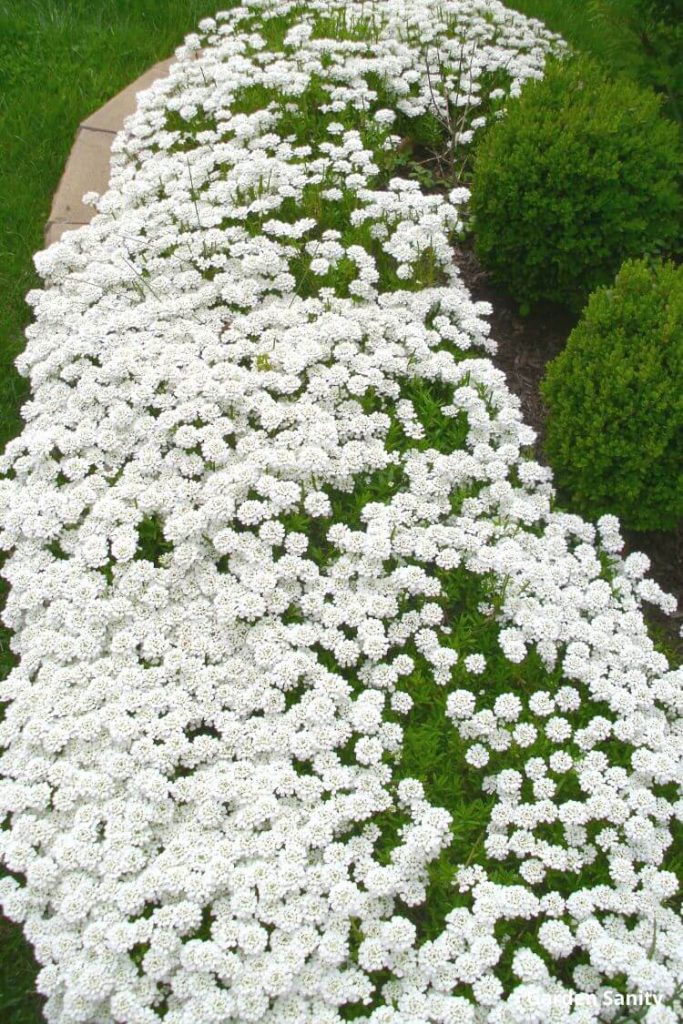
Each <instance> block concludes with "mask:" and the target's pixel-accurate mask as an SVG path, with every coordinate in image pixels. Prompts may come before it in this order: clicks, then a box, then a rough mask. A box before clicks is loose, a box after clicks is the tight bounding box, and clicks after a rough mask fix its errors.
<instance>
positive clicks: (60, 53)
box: [0, 0, 229, 1024]
mask: <svg viewBox="0 0 683 1024" xmlns="http://www.w3.org/2000/svg"><path fill="white" fill-rule="evenodd" d="M227 6H229V3H226V2H223V3H218V2H217V0H0V152H2V160H1V161H0V302H1V303H2V314H1V315H0V448H2V447H4V445H5V444H6V442H7V441H8V440H9V439H10V438H12V437H14V436H15V435H16V434H17V433H18V431H19V427H20V416H19V410H20V406H21V402H22V400H23V399H24V397H25V395H26V384H25V382H24V381H23V380H22V378H20V377H19V375H18V374H17V372H16V370H15V369H14V365H13V364H14V360H15V358H16V356H17V355H18V353H19V352H20V351H21V349H22V348H23V346H24V339H23V330H24V327H25V326H26V323H27V322H28V319H29V310H28V307H27V306H26V303H25V301H24V296H25V294H26V292H27V291H28V290H29V289H30V288H33V287H36V285H37V283H38V280H37V277H36V274H35V271H34V268H33V260H32V256H33V253H34V252H35V251H36V250H38V249H41V248H42V246H43V231H44V227H45V222H46V220H47V218H48V214H49V211H50V204H51V200H52V195H53V193H54V191H55V189H56V187H57V184H58V182H59V178H60V176H61V173H62V170H63V167H64V163H65V161H66V158H67V155H68V153H69V150H70V148H71V145H72V143H73V139H74V135H75V133H76V130H77V128H78V125H79V123H80V121H82V120H83V118H84V117H86V116H87V115H88V114H90V113H91V112H92V111H93V110H96V109H97V108H98V107H100V106H101V105H102V104H103V103H105V102H106V100H108V99H109V98H110V97H111V96H113V95H115V94H116V93H117V92H118V91H119V90H120V89H122V88H124V86H126V85H127V84H128V83H129V82H131V81H132V80H133V79H135V78H136V77H137V76H138V75H140V74H142V72H143V71H145V70H146V69H147V68H148V67H149V66H150V65H151V64H154V63H155V62H156V61H158V60H162V59H163V58H164V57H168V56H170V55H171V54H172V53H173V50H174V48H175V47H176V46H178V45H179V44H180V43H181V42H182V40H183V37H184V35H185V34H186V33H187V32H190V31H192V30H193V29H194V28H196V25H197V22H198V21H199V20H201V18H204V17H207V16H209V15H213V14H214V13H215V12H216V10H217V8H218V7H222V8H225V7H227ZM11 663H12V659H11V654H10V650H9V638H8V635H7V633H6V631H1V632H0V673H4V672H6V671H7V670H8V669H9V667H10V666H11ZM36 970H37V968H36V966H35V962H34V959H33V956H32V954H31V950H30V947H29V946H28V944H27V943H26V942H25V941H24V939H23V937H22V934H21V931H20V929H19V928H18V927H16V926H12V925H10V924H9V923H8V922H7V921H5V920H3V919H2V918H0V1020H1V1021H2V1022H3V1024H38V1022H39V1021H42V1019H43V1018H42V1014H41V1011H40V1007H41V1000H40V998H39V997H38V996H37V995H36V994H35V990H34V989H35V975H36Z"/></svg>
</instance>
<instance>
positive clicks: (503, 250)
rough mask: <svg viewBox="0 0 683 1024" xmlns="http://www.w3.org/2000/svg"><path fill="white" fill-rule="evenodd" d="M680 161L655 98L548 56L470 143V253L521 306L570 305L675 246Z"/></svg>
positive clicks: (581, 64)
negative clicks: (634, 263)
mask: <svg viewBox="0 0 683 1024" xmlns="http://www.w3.org/2000/svg"><path fill="white" fill-rule="evenodd" d="M682 158H683V152H682V150H681V144H680V140H679V136H678V132H677V129H676V127H675V125H674V124H672V123H671V122H669V121H668V120H667V119H666V118H664V117H663V116H662V115H661V113H660V99H659V98H658V97H657V96H656V95H655V94H654V93H653V92H651V91H650V90H647V89H641V88H640V87H638V86H637V85H635V84H633V83H632V82H629V81H627V80H626V79H621V80H617V81H612V80H609V79H608V78H606V77H605V75H604V73H603V72H602V70H601V69H600V68H599V66H598V65H597V64H596V63H595V62H594V61H592V60H589V59H587V58H580V59H579V58H576V59H571V60H568V61H551V62H550V63H549V64H548V67H547V71H546V75H545V77H544V79H543V80H542V81H533V82H528V83H526V85H525V86H524V88H523V90H522V93H521V95H520V96H519V97H518V98H517V99H515V100H512V101H511V102H510V104H509V107H508V112H507V116H506V117H505V118H504V119H503V120H502V121H500V122H499V123H498V124H497V125H495V126H494V127H493V128H491V129H490V131H488V132H487V134H486V135H485V137H484V139H483V140H482V143H481V145H480V147H479V150H478V153H477V156H476V160H475V167H474V180H473V186H472V213H473V215H474V221H475V223H474V231H475V239H476V249H477V252H478V254H479V257H480V258H481V260H482V262H483V264H484V265H485V266H486V267H487V268H488V269H489V270H490V271H491V273H492V275H493V277H494V279H495V280H496V281H497V283H498V284H500V285H502V286H503V287H505V288H506V289H507V290H508V291H509V292H510V293H511V294H512V296H513V297H514V298H515V299H516V300H517V301H518V302H519V303H520V305H521V306H522V308H524V307H529V306H530V305H531V304H533V303H535V302H538V301H539V300H543V299H547V300H551V301H555V302H559V303H562V304H563V305H566V306H568V307H570V308H573V309H577V310H579V309H581V308H582V307H583V305H584V304H585V302H586V300H587V298H588V295H589V294H590V292H591V291H593V289H594V288H596V287H598V286H599V285H602V284H608V283H609V282H610V281H611V280H612V278H613V277H614V274H615V273H616V271H617V270H618V268H619V266H620V265H621V263H622V262H623V261H624V259H627V258H629V257H641V256H643V255H647V254H658V255H661V254H670V253H672V252H674V251H675V250H676V249H677V247H678V244H679V241H680V221H679V214H680V210H681V194H680V190H679V188H678V184H679V182H678V175H679V168H680V166H681V162H682Z"/></svg>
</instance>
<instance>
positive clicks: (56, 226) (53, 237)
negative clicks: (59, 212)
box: [45, 220, 83, 248]
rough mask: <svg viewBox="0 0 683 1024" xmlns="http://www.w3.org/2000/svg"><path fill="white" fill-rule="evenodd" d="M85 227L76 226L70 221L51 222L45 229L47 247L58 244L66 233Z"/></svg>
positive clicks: (81, 225)
mask: <svg viewBox="0 0 683 1024" xmlns="http://www.w3.org/2000/svg"><path fill="white" fill-rule="evenodd" d="M80 227H83V224H76V223H74V222H73V221H69V220H49V221H48V222H47V226H46V228H45V246H46V248H47V246H48V245H52V243H53V242H58V241H59V239H60V238H61V237H62V235H63V234H64V232H65V231H75V230H76V228H80Z"/></svg>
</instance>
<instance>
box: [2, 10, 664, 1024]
mask: <svg viewBox="0 0 683 1024" xmlns="http://www.w3.org/2000/svg"><path fill="white" fill-rule="evenodd" d="M200 33H201V34H200V35H197V36H192V37H190V38H189V39H188V40H187V41H186V44H185V46H184V47H181V48H180V50H179V51H178V62H177V63H176V64H175V65H174V67H173V68H172V70H171V74H170V76H169V78H168V79H167V80H164V81H162V82H159V83H157V84H156V85H155V86H154V87H153V88H152V89H151V90H149V91H148V92H147V93H145V94H144V95H142V96H141V98H140V107H139V110H138V112H137V113H136V114H135V115H134V116H133V117H132V118H130V119H129V121H128V123H127V127H126V129H125V130H124V132H123V133H122V134H121V135H120V136H119V138H118V140H117V142H116V143H115V147H116V150H117V158H116V167H115V170H114V174H113V178H112V183H111V188H110V190H109V191H108V192H107V194H106V195H104V196H103V197H101V198H100V199H99V200H98V210H99V213H98V215H97V216H96V217H95V219H94V220H93V222H92V224H91V225H89V226H88V227H86V228H84V229H82V230H80V231H78V232H72V233H67V234H66V235H65V236H64V238H63V239H62V241H60V242H59V243H57V244H55V245H53V246H52V247H51V248H50V249H49V250H47V251H46V252H44V253H41V254H39V256H37V257H36V263H37V265H38V268H39V270H40V272H41V274H42V275H43V277H44V279H45V282H46V287H45V289H44V290H42V291H35V292H33V293H31V294H30V296H29V299H30V301H31V303H32V305H33V307H34V309H35V323H34V324H33V325H32V326H31V327H30V328H29V329H28V332H27V335H28V345H27V348H26V351H25V353H24V354H23V355H22V356H21V358H20V367H21V369H22V370H23V372H24V373H25V374H27V375H28V376H29V377H30V381H31V388H32V398H31V400H30V401H29V402H28V403H27V404H26V406H25V407H24V419H25V427H24V430H23V433H22V434H21V436H20V437H19V438H17V439H16V440H15V441H13V442H12V443H11V444H10V445H9V446H8V449H7V453H6V455H5V457H4V460H3V463H2V466H3V469H4V470H5V479H4V480H3V481H2V483H1V484H0V491H1V494H2V515H1V519H0V525H1V527H2V534H1V543H2V546H3V547H4V548H5V549H6V550H7V551H8V552H9V555H8V558H7V562H6V565H5V568H4V574H5V576H6V578H7V579H8V581H9V582H10V583H11V593H10V597H9V601H8V605H7V609H6V612H5V621H6V623H7V625H8V626H10V627H11V628H12V629H13V630H14V639H13V650H14V651H15V653H16V655H17V657H18V666H17V667H16V669H15V670H14V671H13V672H12V674H11V675H10V677H9V678H8V679H7V680H6V681H5V682H4V683H3V684H2V686H1V687H0V699H2V700H3V701H5V702H8V706H7V712H6V715H5V718H4V720H3V721H2V723H1V724H0V745H2V747H3V748H4V754H3V755H2V758H1V760H0V770H1V772H2V776H3V778H2V781H0V823H2V824H3V828H2V830H1V831H0V859H1V860H2V862H3V863H4V865H5V866H6V868H7V870H8V872H9V874H8V877H7V878H6V879H5V880H4V881H3V882H1V883H0V898H1V899H2V904H3V907H4V911H5V913H6V914H8V915H9V916H10V917H11V918H12V919H14V920H16V921H19V922H22V923H23V927H24V930H25V933H26V935H27V937H28V938H29V940H30V941H31V942H32V943H33V945H34V947H35V950H36V956H37V958H38V960H39V961H40V963H41V964H42V965H43V967H42V970H41V972H40V976H39V989H40V991H41V992H42V993H44V994H45V995H46V996H47V1003H46V1007H45V1015H46V1018H47V1020H48V1021H51V1022H56V1024H57V1022H58V1024H77V1022H80V1024H111V1022H119V1024H155V1022H158V1021H159V1020H161V1019H163V1020H164V1022H165V1024H228V1022H230V1021H235V1022H237V1021H239V1022H251V1021H253V1022H273V1024H276V1022H277V1024H337V1022H340V1021H342V1020H345V1019H349V1012H351V1013H352V1014H353V1015H355V1016H364V1017H365V1018H366V1019H368V1020H369V1021H371V1022H372V1024H429V1022H431V1024H460V1022H462V1024H483V1022H487V1024H522V1022H524V1024H526V1022H531V1021H538V1022H541V1021H545V1020H546V1019H548V1017H547V1016H546V1015H545V1014H546V1010H547V1006H548V998H549V997H551V996H557V995H562V994H563V993H568V992H569V993H573V992H585V993H597V994H600V993H605V992H609V991H610V990H611V989H610V986H611V985H612V984H613V983H614V984H617V983H620V981H619V979H623V977H626V979H627V983H628V985H629V986H630V987H632V988H641V989H643V988H646V989H647V990H648V991H651V992H656V993H657V994H659V995H660V996H661V997H662V999H664V1000H665V1001H668V1002H669V1003H670V1004H671V1005H673V1002H672V1001H673V1000H674V997H675V992H676V988H677V985H679V984H680V982H681V980H682V978H683V967H682V965H681V956H682V951H683V929H682V928H681V925H680V922H679V920H678V918H677V917H676V915H675V914H674V912H673V911H672V910H671V909H670V908H669V905H668V904H669V902H670V900H671V898H672V896H673V895H674V893H675V890H676V882H675V878H674V877H673V875H672V874H671V873H670V872H668V871H667V870H665V869H664V867H663V858H664V856H665V854H666V851H667V849H668V846H669V845H670V842H671V824H672V821H673V819H674V817H675V816H676V815H680V813H681V804H680V803H676V798H675V795H674V791H673V786H674V784H675V783H676V781H677V779H678V777H679V773H680V760H681V759H680V754H681V743H680V724H679V723H680V703H681V698H680V693H681V686H680V684H681V677H680V673H678V674H677V673H675V672H672V671H669V667H668V664H667V662H666V659H665V658H664V657H663V656H661V655H660V654H658V653H657V652H656V651H655V649H654V647H653V644H652V642H651V641H650V639H649V638H648V635H647V632H646V629H645V626H644V623H643V618H642V614H641V611H640V602H641V600H642V599H646V600H649V601H652V600H654V601H657V602H658V603H660V604H661V605H662V606H663V607H664V608H665V609H667V608H669V606H670V602H669V600H668V598H666V596H665V595H663V594H661V592H660V591H659V590H658V589H657V587H656V586H655V585H654V584H653V583H652V582H651V581H648V580H645V579H643V576H644V573H645V571H646V569H647V565H646V564H645V563H643V561H642V559H641V558H640V557H639V556H632V557H631V558H629V559H627V560H625V561H622V560H621V559H620V557H619V551H620V548H621V541H620V538H619V536H618V524H617V523H616V522H615V521H613V520H611V519H610V518H605V519H603V520H602V521H601V523H600V524H599V530H600V535H599V536H596V531H595V529H594V528H593V527H592V526H590V525H588V524H586V523H584V522H583V521H581V520H580V519H578V518H577V517H574V516H569V515H564V514H560V513H556V512H553V511H552V507H551V501H552V487H551V484H550V480H549V473H548V471H547V470H545V469H544V468H542V467H541V466H539V465H537V464H536V463H535V462H533V461H531V460H530V459H529V458H528V446H529V444H530V443H531V441H532V440H533V432H532V431H531V430H530V429H529V428H528V427H526V426H525V425H524V424H523V423H522V421H521V414H520V411H519V403H518V401H517V400H516V399H515V398H514V397H513V396H512V395H511V394H510V392H509V391H508V389H507V387H506V385H505V381H504V378H503V375H502V374H501V373H500V372H499V371H497V370H496V369H495V368H494V367H493V365H492V364H491V362H490V361H489V359H488V358H486V357H485V353H486V351H489V352H490V351H492V350H493V343H492V342H491V341H490V340H489V338H488V325H487V323H486V321H485V320H484V319H483V317H484V316H485V315H486V313H487V312H488V311H489V310H488V307H486V305H485V304H482V303H479V304H478V303H474V302H472V300H471V299H470V297H469V295H468V294H467V292H466V290H465V288H464V287H463V285H462V284H461V282H460V280H459V277H458V274H457V272H456V270H455V268H454V266H453V264H452V261H451V256H450V250H449V241H450V239H451V236H452V234H453V232H454V231H455V230H457V229H458V227H459V224H460V214H459V205H460V204H461V203H462V201H463V199H464V198H465V196H464V195H463V192H462V190H455V191H454V192H453V193H452V194H451V195H450V197H449V201H446V199H444V198H443V197H441V196H434V195H425V194H423V193H422V192H421V190H420V189H419V188H418V187H417V186H416V185H415V184H414V183H411V182H410V181H407V180H405V179H404V178H401V177H399V176H398V175H397V174H395V173H394V170H395V169H396V166H397V165H396V157H397V154H398V152H399V150H400V142H401V138H400V136H399V135H394V134H392V132H393V131H394V130H395V129H396V124H397V118H398V117H404V118H407V119H408V122H409V121H410V119H411V118H414V117H419V116H422V115H423V114H425V113H426V112H428V111H429V109H430V104H433V103H435V102H436V103H438V102H441V103H442V104H445V103H446V100H445V98H444V97H445V96H446V95H448V99H449V101H450V103H451V104H452V105H456V104H458V103H462V102H463V97H467V102H468V103H469V105H470V107H471V108H472V109H473V110H476V111H477V117H476V118H475V121H477V122H478V123H482V122H483V120H486V117H487V116H488V113H489V112H490V111H493V112H494V113H495V112H496V109H497V108H496V103H497V102H498V101H499V100H504V98H505V96H506V95H507V94H508V93H509V92H515V91H517V90H518V88H519V87H520V84H521V82H522V81H523V80H524V79H525V78H528V77H533V76H537V75H539V74H540V73H541V71H542V66H543V60H544V56H545V54H546V53H547V51H548V49H549V48H550V47H551V46H552V45H553V43H554V41H553V38H552V37H551V36H550V35H549V34H548V33H547V32H545V31H544V30H543V29H542V26H540V25H539V24H538V23H534V22H530V21H527V20H526V19H524V18H522V17H521V16H519V15H517V14H514V13H512V12H510V11H508V10H507V9H505V8H504V7H503V6H502V4H500V3H498V2H495V0H443V2H442V3H439V4H433V3H431V2H430V0H384V2H383V3H381V4H368V3H367V2H366V3H363V2H361V0H351V2H345V3H341V2H338V0H314V2H311V3H307V4H305V5H297V4H294V3H289V2H284V3H280V2H277V0H245V2H244V3H243V4H242V6H240V7H236V8H234V9H232V10H230V11H229V12H226V13H224V14H220V15H218V16H217V17H216V19H215V20H214V19H207V20H206V21H204V22H203V23H202V24H201V25H200ZM430 62H431V64H430ZM437 70H439V71H440V77H439V78H438V81H437V75H436V71H437ZM439 87H440V88H441V91H440V92H439ZM435 96H436V97H439V96H440V97H441V99H440V100H439V99H438V98H437V99H435ZM484 100H485V102H484ZM476 128H477V125H476V124H475V125H474V127H473V128H472V129H471V130H476ZM313 129H315V130H313ZM461 141H464V142H466V141H467V140H466V139H465V140H461ZM477 349H479V353H477ZM425 393H427V394H428V395H431V396H438V397H437V398H435V399H434V401H435V402H436V406H437V411H438V416H439V417H440V422H441V423H442V424H443V432H442V434H441V435H440V439H439V440H438V441H437V439H435V438H432V437H431V436H430V431H429V429H428V427H426V426H425V423H424V418H425V412H424V394H425ZM373 487H374V488H375V490H373ZM359 495H367V496H366V497H365V498H362V499H361V500H360V505H359V507H358V514H357V516H354V515H351V513H350V512H349V511H348V510H349V509H351V508H352V506H353V500H354V497H357V496H359ZM340 509H342V510H344V509H346V510H347V512H346V514H344V513H341V514H340V512H339V510H340ZM458 573H459V574H461V576H463V578H466V579H469V580H473V581H475V582H476V583H477V584H479V583H482V585H483V583H486V587H487V589H486V595H485V597H484V598H482V600H481V602H480V607H479V608H478V609H473V610H472V611H473V612H474V611H476V612H477V614H479V615H480V616H481V617H482V619H483V620H484V621H485V622H490V624H491V628H492V629H494V630H496V631H497V632H498V640H499V648H498V653H497V654H496V658H492V656H491V654H490V652H489V651H488V650H487V652H486V654H484V653H481V650H480V649H478V648H477V647H476V646H475V647H474V648H472V649H468V650H466V651H460V650H459V649H458V642H457V638H458V636H459V635H460V634H459V632H458V629H457V628H456V627H457V616H456V618H455V619H453V618H452V617H451V609H450V607H449V602H448V600H447V590H448V582H449V580H451V579H453V578H454V574H458ZM461 654H462V656H461ZM532 657H535V658H536V659H537V660H538V661H539V662H540V664H541V666H542V673H544V675H543V678H544V679H546V680H549V681H550V682H548V683H547V685H546V688H545V689H544V688H543V687H542V686H541V685H537V684H536V683H535V682H534V681H533V679H536V677H537V676H538V672H539V670H538V669H536V670H535V671H536V675H535V676H534V677H533V679H532V676H531V670H529V673H530V674H529V675H528V676H527V675H526V674H525V673H526V668H525V666H527V665H528V664H529V663H530V660H531V659H532ZM496 659H497V661H498V662H499V663H503V664H505V665H507V666H508V668H509V670H510V679H511V680H514V681H515V686H514V688H515V692H506V693H502V694H501V693H497V694H496V695H495V698H492V697H491V696H490V695H491V693H492V689H493V688H492V686H491V685H489V683H488V678H489V676H490V673H492V672H493V671H494V669H495V668H496V664H494V662H496ZM498 667H500V666H499V665H498ZM420 674H421V675H422V677H426V678H429V680H430V681H431V683H432V684H433V685H435V686H437V687H438V688H445V691H446V693H447V697H446V709H447V715H448V719H447V720H446V719H444V723H445V727H446V729H447V730H448V731H449V732H452V733H453V734H457V736H458V738H459V742H461V744H462V750H463V756H462V760H461V762H459V763H453V764H452V766H451V770H452V773H453V776H460V775H462V776H463V777H464V776H465V775H467V777H468V778H470V779H473V780H475V782H476V781H477V780H478V785H479V794H480V796H481V797H482V799H484V800H486V801H487V802H488V804H487V806H489V808H490V812H489V814H488V824H487V826H486V830H485V836H484V837H483V850H484V854H483V856H480V857H478V858H475V859H474V860H473V862H471V863H463V864H462V865H458V866H459V868H460V870H459V871H458V872H457V876H456V878H455V884H454V885H453V887H452V893H453V902H452V909H451V910H450V912H449V913H447V914H446V916H445V920H444V922H443V926H442V927H441V928H440V931H439V934H438V935H436V937H435V936H434V935H430V936H427V935H426V933H425V932H424V929H423V926H422V924H421V920H422V918H421V916H420V912H419V911H420V908H421V907H422V906H423V905H424V904H425V902H427V903H429V900H430V886H431V882H430V874H429V868H430V866H431V865H433V864H434V862H436V861H437V860H438V859H439V858H441V857H443V856H444V854H445V852H446V851H447V850H448V849H449V847H450V846H451V843H452V842H453V837H454V835H455V834H456V833H457V830H458V824H459V823H458V822H457V821H454V820H453V816H452V815H451V813H449V812H448V811H447V810H446V809H445V808H443V807H441V806H438V805H437V804H435V803H433V802H431V801H430V799H429V795H428V789H429V786H428V781H427V780H422V781H420V780H417V779H413V778H409V777H408V778H401V777H400V775H399V773H398V772H397V765H399V764H400V761H401V753H402V749H403V740H404V736H405V734H406V731H407V730H409V729H410V728H411V722H412V720H413V717H412V716H413V715H414V713H415V711H414V702H413V695H412V693H411V690H412V686H413V682H414V680H415V678H416V675H420ZM553 683H556V684H557V685H553ZM440 692H444V689H440ZM451 723H452V724H451ZM544 752H545V753H544ZM480 769H485V770H486V772H487V774H485V775H483V776H478V775H477V772H478V771H479V770H480ZM392 829H393V833H392ZM390 833H392V834H393V838H392V842H391V844H388V842H387V835H388V834H390ZM501 865H502V866H503V869H504V876H503V875H499V874H498V870H499V868H500V867H501ZM600 866H603V867H604V868H605V873H604V877H603V875H601V874H600V873H599V870H598V869H599V868H600ZM501 878H504V879H506V880H503V881H501ZM596 879H598V880H597V881H596ZM605 879H606V880H605ZM568 958H571V962H569V966H568ZM553 1005H557V1006H563V1007H565V1008H564V1009H562V1010H558V1011H557V1013H556V1014H555V1016H553V1020H556V1021H558V1022H559V1021H562V1022H567V1024H584V1022H588V1021H592V1020H596V1019H598V1015H599V1014H600V1013H601V1012H602V1011H601V1010H600V1005H601V1004H600V1002H599V1000H596V1001H595V1002H590V1003H586V1005H585V1006H584V1005H583V1004H578V1003H572V1002H571V1001H566V1002H565V1003H562V1002H561V1001H559V1002H558V1003H557V1004H555V1003H553ZM553 1012H554V1013H555V1011H553ZM609 1012H611V1011H608V1010H605V1011H604V1013H605V1014H607V1016H606V1017H605V1019H609ZM652 1012H653V1013H654V1012H658V1013H660V1016H659V1017H652V1018H651V1019H652V1021H653V1022H654V1021H655V1020H658V1021H662V1020H665V1019H666V1018H665V1017H662V1016H661V1013H662V1012H668V1011H663V1010H662V1008H661V1007H659V1008H658V1009H657V1010H656V1011H655V1010H653V1011H652ZM673 1012H674V1011H673V1010H672V1011H671V1013H673ZM646 1019H647V1020H650V1017H648V1018H646Z"/></svg>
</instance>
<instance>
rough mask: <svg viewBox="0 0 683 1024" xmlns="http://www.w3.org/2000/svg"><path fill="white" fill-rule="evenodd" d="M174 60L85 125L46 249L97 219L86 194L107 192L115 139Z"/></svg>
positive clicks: (139, 80) (56, 199)
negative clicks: (85, 199)
mask: <svg viewBox="0 0 683 1024" xmlns="http://www.w3.org/2000/svg"><path fill="white" fill-rule="evenodd" d="M174 59H175V58H169V59H168V60H162V61H160V62H159V63H158V64H154V65H153V66H152V67H151V68H149V70H147V71H145V73H144V75H141V76H140V77H139V78H136V79H135V81H134V82H131V84H130V85H129V86H127V87H126V88H125V89H124V90H123V91H122V92H120V93H118V95H116V96H114V97H113V98H112V99H110V100H109V102H108V103H105V105H104V106H103V107H100V109H99V110H96V111H95V113H94V114H91V115H90V116H89V117H87V118H86V119H85V121H83V122H82V123H81V125H80V127H79V129H78V132H77V133H76V141H75V142H74V145H73V149H72V150H71V152H70V153H69V159H68V160H67V162H66V167H65V168H64V173H63V175H62V179H61V181H60V183H59V186H58V188H57V191H56V192H55V195H54V199H53V200H52V209H51V211H50V219H49V220H48V222H47V225H46V227H45V245H50V244H51V243H52V242H56V241H57V240H58V239H59V238H61V236H62V233H63V232H64V231H68V230H71V229H73V228H77V227H79V226H80V225H81V224H87V223H88V222H89V221H90V220H92V218H93V217H94V216H95V212H96V211H95V210H94V209H93V208H92V206H84V205H83V202H82V199H83V196H84V195H85V193H86V192H99V193H100V194H101V193H102V192H106V190H107V186H108V184H109V160H110V156H111V144H112V142H113V139H114V136H115V135H116V133H117V132H118V131H119V129H120V128H121V127H122V126H123V122H124V120H125V118H127V117H128V115H129V114H132V113H133V112H134V110H135V108H136V105H137V99H136V97H137V94H138V93H139V92H142V90H143V89H148V88H149V86H150V85H151V84H152V82H155V81H156V80H157V78H165V76H166V75H167V74H168V69H169V67H170V66H171V63H172V62H173V60H174Z"/></svg>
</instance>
